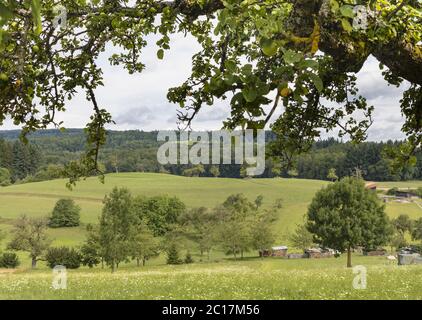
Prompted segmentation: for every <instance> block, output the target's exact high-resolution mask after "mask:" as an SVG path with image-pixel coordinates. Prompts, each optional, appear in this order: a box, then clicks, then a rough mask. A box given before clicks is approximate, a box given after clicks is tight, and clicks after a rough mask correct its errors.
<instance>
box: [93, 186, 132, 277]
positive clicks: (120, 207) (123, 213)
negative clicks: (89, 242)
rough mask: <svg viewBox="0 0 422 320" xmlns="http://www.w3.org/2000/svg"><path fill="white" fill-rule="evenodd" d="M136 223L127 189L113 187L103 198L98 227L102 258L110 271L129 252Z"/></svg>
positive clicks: (125, 257)
mask: <svg viewBox="0 0 422 320" xmlns="http://www.w3.org/2000/svg"><path fill="white" fill-rule="evenodd" d="M138 223H139V220H138V217H137V216H136V214H135V211H134V208H133V200H132V196H131V194H130V192H129V190H127V189H125V188H122V189H118V188H114V189H113V191H112V192H111V193H110V194H109V195H108V196H106V198H105V200H104V207H103V211H102V214H101V217H100V223H99V229H98V233H99V242H100V246H101V249H102V251H103V254H104V260H105V262H106V263H107V264H108V265H109V266H110V267H111V270H112V272H115V270H116V268H118V266H119V264H120V263H121V262H123V261H125V260H127V259H128V257H129V255H130V254H131V246H132V241H133V239H134V236H135V234H136V226H137V224H138Z"/></svg>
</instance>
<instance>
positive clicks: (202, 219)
mask: <svg viewBox="0 0 422 320" xmlns="http://www.w3.org/2000/svg"><path fill="white" fill-rule="evenodd" d="M180 224H181V225H182V227H183V231H184V234H185V235H186V237H187V238H188V239H190V240H192V241H194V242H195V243H196V244H197V245H198V248H199V251H200V253H201V257H202V256H203V254H204V253H207V257H208V260H209V258H210V252H211V249H212V248H213V247H214V246H215V243H216V230H215V229H216V226H217V217H216V215H215V212H214V211H213V210H208V209H207V208H204V207H202V208H194V209H191V210H189V211H188V212H186V213H185V214H184V215H182V216H181V218H180Z"/></svg>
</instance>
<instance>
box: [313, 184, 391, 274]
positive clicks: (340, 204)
mask: <svg viewBox="0 0 422 320" xmlns="http://www.w3.org/2000/svg"><path fill="white" fill-rule="evenodd" d="M384 209H385V208H384V205H383V204H381V202H380V200H379V199H378V198H377V195H376V194H375V193H373V192H371V191H370V190H367V189H365V184H364V182H363V180H359V179H357V178H344V179H342V180H341V181H339V182H336V183H334V184H332V185H329V186H327V187H326V188H324V189H322V190H320V191H318V192H317V194H316V195H315V197H314V199H313V200H312V203H311V204H310V206H309V209H308V216H307V220H308V221H307V224H306V226H307V229H308V230H309V232H311V233H312V234H313V235H314V241H315V242H316V243H318V244H320V245H322V246H324V247H328V248H332V249H336V250H339V251H341V252H344V251H347V252H348V267H351V255H350V254H351V250H352V249H353V248H356V247H357V246H362V247H364V248H366V249H376V248H377V246H380V245H384V244H386V243H387V242H388V240H389V238H390V236H391V233H392V230H391V227H390V226H391V225H390V221H389V220H388V217H387V215H386V213H385V211H384Z"/></svg>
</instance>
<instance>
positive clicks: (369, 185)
mask: <svg viewBox="0 0 422 320" xmlns="http://www.w3.org/2000/svg"><path fill="white" fill-rule="evenodd" d="M365 188H366V189H368V190H374V191H377V185H376V184H375V183H373V182H368V183H367V184H365Z"/></svg>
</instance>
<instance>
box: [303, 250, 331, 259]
mask: <svg viewBox="0 0 422 320" xmlns="http://www.w3.org/2000/svg"><path fill="white" fill-rule="evenodd" d="M334 253H335V252H334V250H332V249H322V248H310V249H306V250H305V255H304V256H305V257H306V258H309V259H320V258H331V257H333V256H334Z"/></svg>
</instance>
